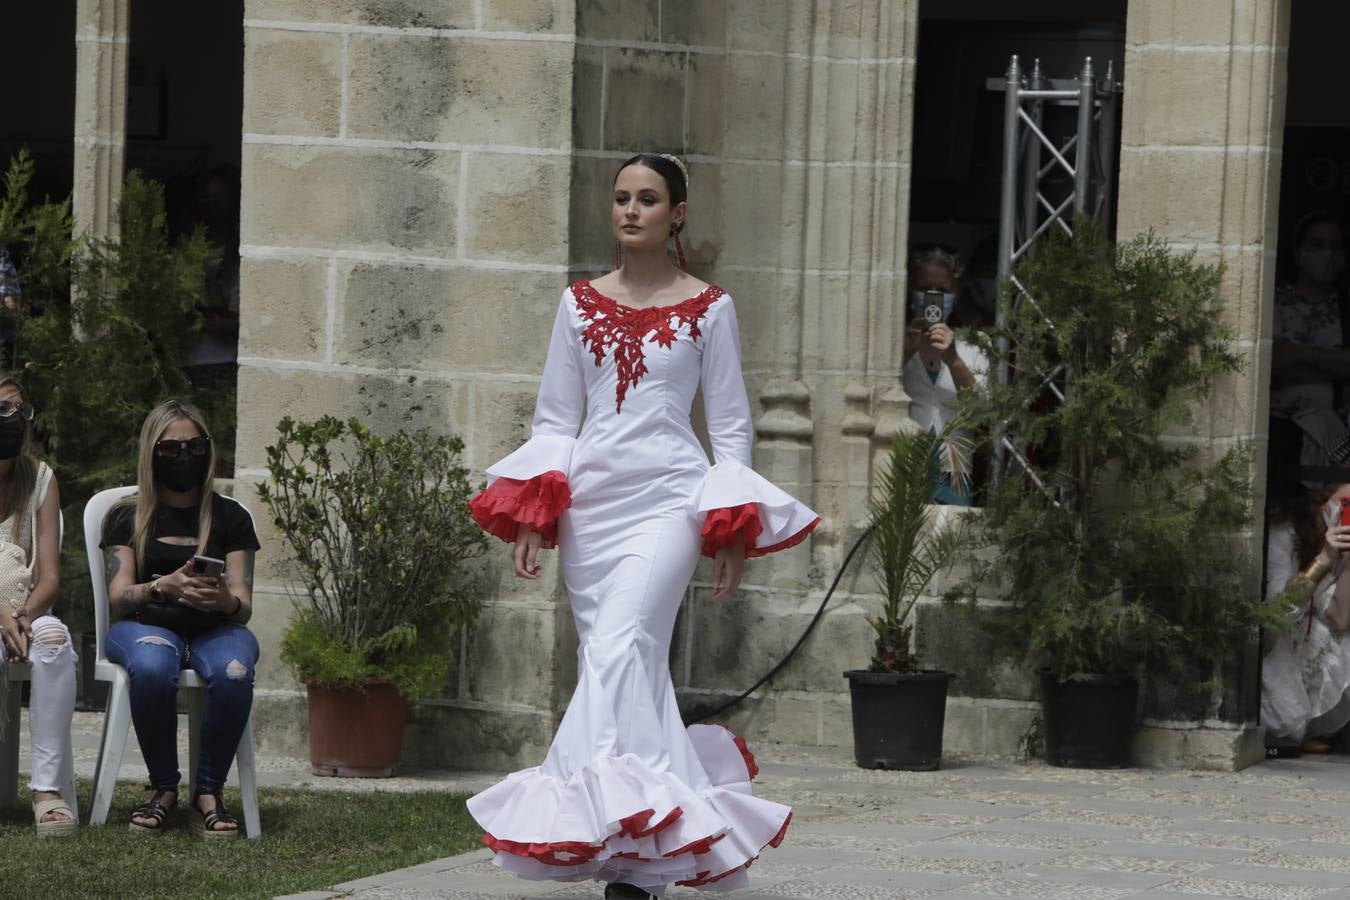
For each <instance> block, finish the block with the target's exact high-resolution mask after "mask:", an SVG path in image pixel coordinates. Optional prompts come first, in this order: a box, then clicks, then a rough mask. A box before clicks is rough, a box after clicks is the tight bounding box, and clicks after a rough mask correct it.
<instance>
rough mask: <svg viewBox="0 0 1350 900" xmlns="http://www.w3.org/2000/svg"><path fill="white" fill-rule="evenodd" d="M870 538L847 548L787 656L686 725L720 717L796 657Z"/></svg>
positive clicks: (860, 538) (863, 536)
mask: <svg viewBox="0 0 1350 900" xmlns="http://www.w3.org/2000/svg"><path fill="white" fill-rule="evenodd" d="M871 536H872V529H871V528H870V527H869V528H867V529H865V530H864V531H863V533H862V534H860V535H858V539H857V540H856V541H854V542H853V546H852V547H850V548H849V551H848V554H847V555H846V556H845V557H844V561H843V563H841V564H840V566H839V571H838V572H836V573H835V575H834V581H832V582H830V589H829V590H828V591H826V592H825V597H824V599H822V600H821V601H820V608H819V609H817V610H816V614H815V616H813V617H812V618H811V621H810V622H809V623H808V624H807V626H806V630H805V631H803V632H802V636H801V637H799V638H797V643H795V644H793V645H792V649H791V650H789V651H788V652H787V655H786V656H784V657H783V658H782V659H780V660H779V661H778V664H777V665H775V666H774V667H773V668H772V669H770V670H769V672H768V674H767V675H765V676H764V677H763V678H761V679H760V680H759V681H756V682H755V683H754V684H752V685H751V686H750V687H748V688H746V689H745V690H744V691H743V692H741V694H740V696H738V697H735V698H733V699H731V700H728V701H727V702H726V703H723V704H722V705H721V706H719V707H717V708H716V709H714V710H712V711H710V712H706V713H703V714H702V715H700V716H699V717H698V718H697V719H694V721H692V722H689V723H688V724H690V725H697V724H698V723H699V722H706V721H707V720H709V719H711V718H713V717H714V716H718V715H721V714H722V713H724V712H726V711H727V710H729V709H731V708H732V707H733V706H735V705H736V704H738V703H740V702H741V701H742V700H744V699H745V698H747V697H749V696H750V695H751V694H753V693H754V692H755V691H757V690H759V689H760V688H761V687H762V686H764V684H766V683H767V682H768V681H769V680H770V679H772V678H773V676H775V675H777V674H778V673H779V672H781V671H782V670H783V667H784V666H786V665H787V664H788V663H789V662H791V661H792V657H794V656H796V655H797V651H798V650H800V649H801V647H802V644H805V643H806V639H807V638H808V637H810V636H811V632H812V631H814V630H815V628H816V625H818V624H819V623H820V618H821V616H823V615H825V607H826V606H828V605H829V603H830V598H831V597H833V596H834V589H835V588H837V587H839V582H840V581H841V580H842V579H843V577H844V573H845V572H847V571H848V564H849V563H851V562H852V561H853V557H854V555H855V554H857V552H858V550H859V549H861V548H862V545H863V544H864V543H866V541H867V539H868V538H869V537H871Z"/></svg>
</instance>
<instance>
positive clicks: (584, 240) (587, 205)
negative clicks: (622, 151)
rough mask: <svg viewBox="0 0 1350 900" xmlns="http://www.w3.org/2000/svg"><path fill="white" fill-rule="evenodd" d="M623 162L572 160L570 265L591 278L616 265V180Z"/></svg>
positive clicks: (577, 158)
mask: <svg viewBox="0 0 1350 900" xmlns="http://www.w3.org/2000/svg"><path fill="white" fill-rule="evenodd" d="M618 167H619V163H618V162H617V161H615V160H612V159H603V158H595V157H586V156H573V157H572V178H571V181H572V185H571V195H572V203H571V205H570V209H569V211H568V216H569V218H568V251H569V256H570V259H569V262H570V263H571V264H572V265H573V266H576V267H579V268H581V269H582V273H583V274H585V275H586V276H587V277H595V276H596V275H599V274H601V273H602V272H608V271H609V270H610V269H611V268H613V265H614V231H613V229H612V227H611V225H610V217H609V211H610V205H611V203H612V202H613V196H614V193H613V188H614V178H615V176H616V175H617V171H616V170H617V169H618Z"/></svg>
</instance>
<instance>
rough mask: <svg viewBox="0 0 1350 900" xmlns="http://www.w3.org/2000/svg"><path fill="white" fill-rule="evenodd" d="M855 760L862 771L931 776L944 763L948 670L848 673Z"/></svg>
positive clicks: (949, 678)
mask: <svg viewBox="0 0 1350 900" xmlns="http://www.w3.org/2000/svg"><path fill="white" fill-rule="evenodd" d="M844 677H845V678H847V679H848V682H849V692H850V693H851V694H852V696H853V758H854V759H855V760H857V762H858V765H860V766H862V767H863V768H864V769H904V770H907V771H911V772H930V771H932V770H933V769H936V768H937V767H938V764H939V763H940V762H941V761H942V726H943V724H944V723H945V722H946V719H947V682H948V681H950V680H951V677H952V676H951V673H950V672H932V671H923V672H906V673H904V674H898V673H895V672H864V671H852V672H845V673H844Z"/></svg>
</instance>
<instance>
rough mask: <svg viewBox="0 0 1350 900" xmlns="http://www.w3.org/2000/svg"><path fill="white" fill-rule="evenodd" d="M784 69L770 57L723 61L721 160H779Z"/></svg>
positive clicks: (780, 157)
mask: <svg viewBox="0 0 1350 900" xmlns="http://www.w3.org/2000/svg"><path fill="white" fill-rule="evenodd" d="M787 65H791V63H784V62H780V61H779V60H777V59H774V58H772V57H769V58H766V57H763V56H740V55H737V54H732V55H731V56H728V57H727V61H726V81H725V84H726V87H725V90H726V107H725V109H726V124H727V127H726V134H725V135H724V136H723V138H722V153H723V155H724V156H727V157H735V158H740V159H782V158H783V145H784V121H783V114H784V112H783V111H784V102H783V99H784V69H785V67H786V66H787ZM770 221H772V220H770Z"/></svg>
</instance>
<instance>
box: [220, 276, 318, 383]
mask: <svg viewBox="0 0 1350 900" xmlns="http://www.w3.org/2000/svg"><path fill="white" fill-rule="evenodd" d="M327 269H328V264H327V262H326V261H325V260H322V259H258V258H252V259H244V260H242V261H241V263H240V268H239V302H240V314H239V354H240V355H241V356H266V357H271V358H274V359H299V360H311V361H318V360H321V359H322V358H323V352H324V346H325V342H326V336H325V322H326V319H327V308H328V301H327V296H328V273H327Z"/></svg>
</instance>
